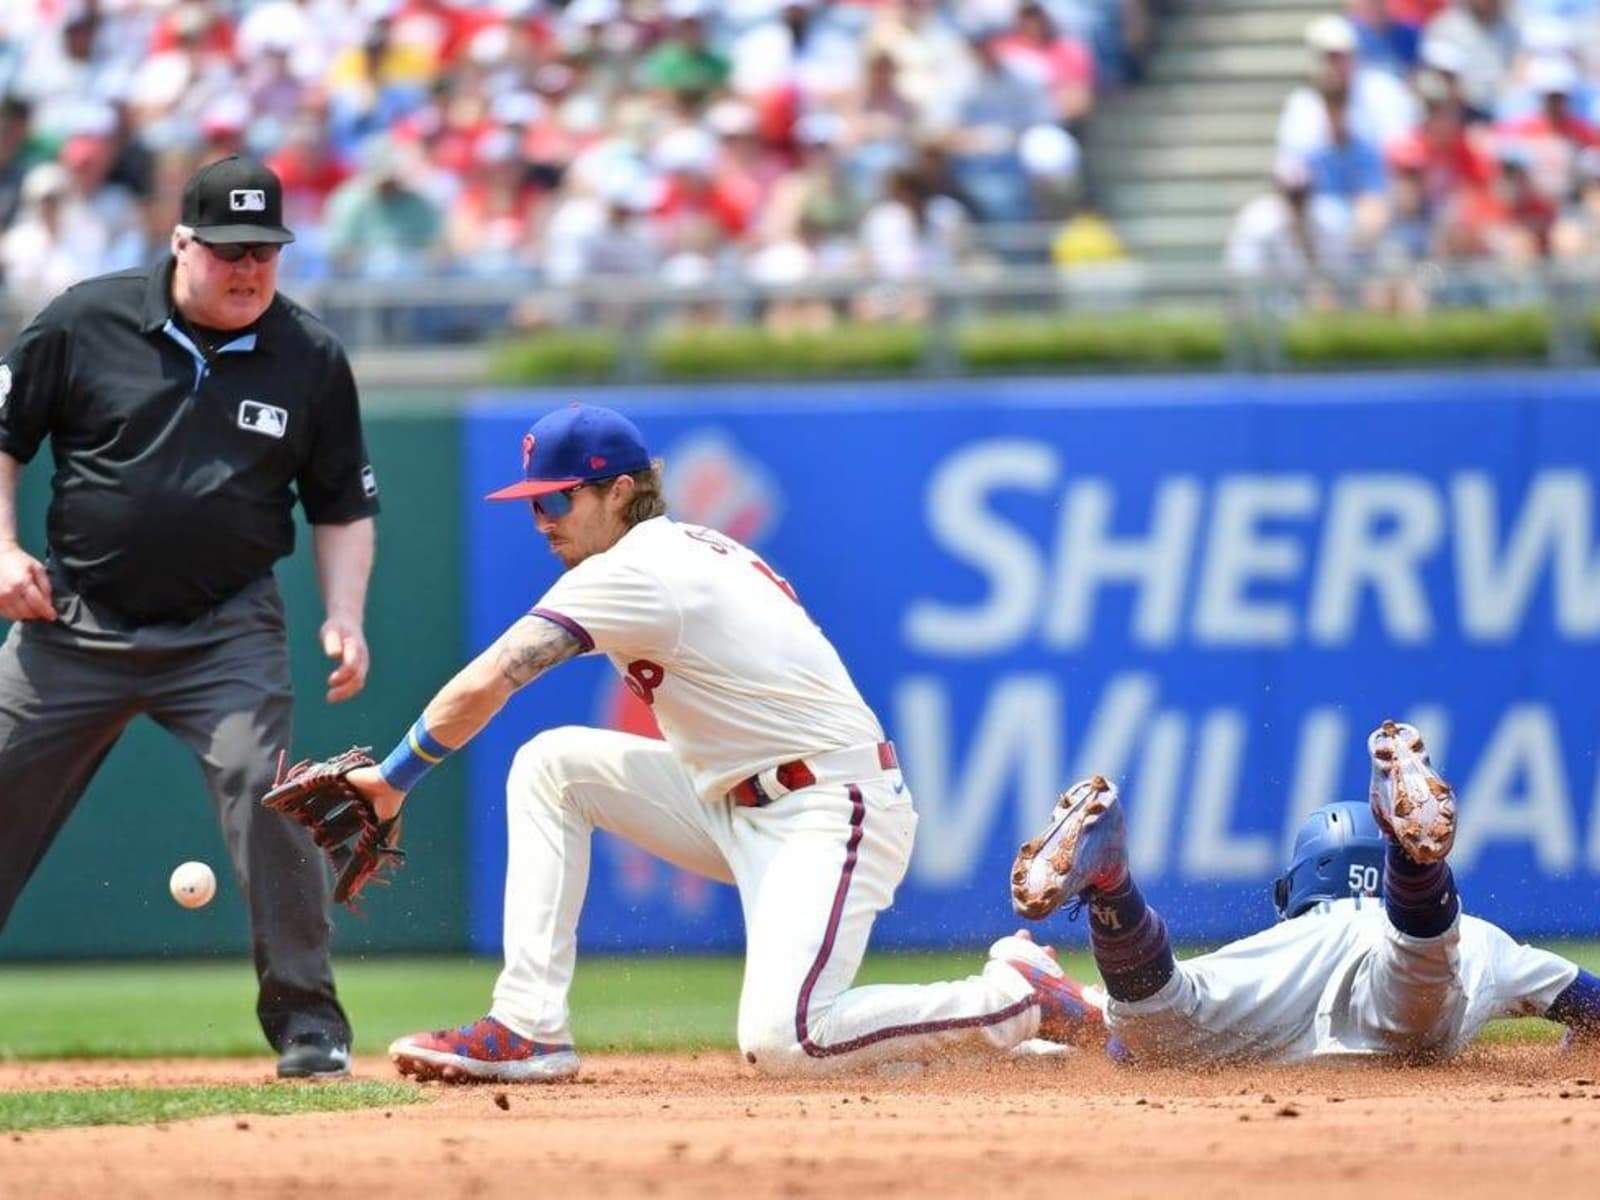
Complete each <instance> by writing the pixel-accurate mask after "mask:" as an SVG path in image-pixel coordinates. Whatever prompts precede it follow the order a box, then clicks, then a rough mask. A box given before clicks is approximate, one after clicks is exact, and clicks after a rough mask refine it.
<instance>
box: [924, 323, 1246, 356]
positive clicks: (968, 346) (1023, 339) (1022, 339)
mask: <svg viewBox="0 0 1600 1200" xmlns="http://www.w3.org/2000/svg"><path fill="white" fill-rule="evenodd" d="M1227 336H1228V331H1227V327H1226V325H1225V324H1224V322H1223V319H1222V317H1221V316H1220V315H1218V314H1215V313H1197V314H1194V315H1192V316H1181V315H1177V314H1162V315H1160V316H1134V317H1103V316H1096V317H1078V318H1032V317H1021V318H1017V317H1013V318H1008V319H1007V318H995V319H989V320H984V321H973V322H971V323H969V324H966V325H963V326H961V327H960V329H959V331H958V332H957V334H956V352H957V356H958V358H959V360H960V361H961V362H962V363H963V364H964V365H966V366H968V367H971V368H973V369H975V370H995V369H1004V368H1008V367H1034V366H1064V367H1100V366H1118V365H1123V364H1135V363H1139V364H1148V365H1151V366H1166V365H1179V366H1189V365H1195V366H1201V365H1204V366H1215V365H1216V364H1218V363H1220V362H1221V361H1222V359H1223V355H1224V353H1225V351H1226V349H1227Z"/></svg>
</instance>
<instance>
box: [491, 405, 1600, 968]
mask: <svg viewBox="0 0 1600 1200" xmlns="http://www.w3.org/2000/svg"><path fill="white" fill-rule="evenodd" d="M1597 392H1600V376H1597V375H1593V374H1577V375H1557V374H1499V375H1497V374H1471V375H1464V374H1463V375H1446V374H1416V375H1381V376H1368V375H1363V376H1340V377H1318V378H1229V377H1210V378H1196V379H1177V378H1161V379H1154V378H1141V379H1094V380H1084V379H1064V380H1049V381H976V380H969V381H959V382H951V383H943V384H937V385H934V384H929V383H925V382H904V383H894V384H883V385H875V386H864V385H851V386H828V387H799V386H792V387H791V386H784V387H756V386H750V387H743V388H726V389H716V388H694V389H687V388H685V389H677V390H673V389H665V390H653V391H651V392H649V393H644V392H638V391H632V390H622V389H616V390H609V391H595V392H590V393H586V394H585V395H584V397H583V398H584V399H585V400H586V401H590V402H594V403H602V404H608V405H612V406H614V407H617V408H620V409H623V410H624V411H626V412H628V413H629V414H630V415H631V416H633V417H634V418H635V420H637V421H638V423H639V424H640V426H641V427H642V429H643V430H644V432H645V435H646V437H647V439H648V440H649V441H650V443H651V446H652V449H653V451H654V452H655V453H658V454H660V455H662V456H663V457H665V459H666V460H667V479H668V484H669V496H670V499H671V502H672V507H673V511H674V513H675V514H676V515H678V516H680V517H682V518H683V519H686V520H692V521H697V522H701V523H704V524H708V525H713V526H716V527H718V528H721V529H723V530H724V531H726V532H728V533H730V534H732V535H733V536H735V537H737V538H739V539H741V540H743V541H745V542H746V543H748V544H750V545H751V546H753V547H754V548H756V549H757V550H758V551H759V552H760V553H761V555H762V556H763V557H764V558H765V559H766V560H767V561H768V562H770V563H771V564H772V565H773V567H774V569H776V570H777V571H779V572H780V573H781V574H782V575H783V576H785V577H786V578H788V579H789V580H790V581H791V582H793V583H794V585H795V586H796V587H797V588H798V590H799V594H800V597H801V599H802V601H803V602H804V603H805V605H806V607H807V609H808V610H809V611H810V613H811V614H812V616H813V617H814V618H815V619H816V620H817V622H818V623H819V624H820V625H821V626H822V628H823V629H824V630H825V631H826V632H827V633H828V635H829V636H830V637H831V638H832V640H833V641H834V643H835V645H837V646H838V648H839V650H840V653H841V654H842V656H843V658H844V661H845V662H846V664H848V666H849V667H850V669H851V672H852V674H853V675H854V677H855V679H856V682H857V684H858V685H859V686H860V688H861V690H862V692H863V694H864V695H865V696H866V697H867V700H868V701H869V703H871V704H872V705H873V706H874V708H875V709H876V710H877V712H878V714H879V716H880V717H881V718H882V720H883V722H884V725H885V726H886V728H887V729H888V730H889V731H890V735H891V736H892V737H893V738H894V739H895V741H896V743H897V745H898V747H899V751H900V760H901V763H902V764H903V766H904V769H905V774H906V778H907V781H908V782H909V784H910V786H911V789H912V791H913V792H914V793H915V795H916V798H917V808H918V810H919V812H920V813H921V825H920V828H919V831H918V839H917V847H916V853H915V856H914V859H913V862H912V866H911V870H910V873H909V875H908V876H907V878H906V881H905V883H904V885H903V886H902V888H901V890H900V893H899V895H898V897H897V900H896V904H895V907H894V909H893V910H892V911H891V912H889V913H887V914H885V916H884V918H883V919H882V921H881V922H880V925H879V929H878V931H877V934H876V936H875V944H876V945H879V946H892V945H899V946H942V945H949V944H973V945H975V944H981V943H984V942H986V941H987V940H988V939H990V938H992V937H994V936H997V935H998V934H1000V933H1004V932H1007V931H1009V930H1010V929H1011V928H1013V927H1014V925H1015V919H1014V918H1013V917H1012V916H1011V914H1010V909H1009V904H1008V899H1007V874H1008V869H1009V866H1010V862H1011V858H1012V855H1013V853H1014V852H1015V849H1016V847H1017V845H1018V843H1020V842H1021V841H1022V840H1023V839H1024V838H1025V837H1027V836H1029V835H1031V834H1033V833H1034V832H1036V831H1037V829H1038V828H1039V826H1040V824H1041V822H1042V820H1043V819H1044V817H1045V815H1046V814H1047V813H1048V811H1049V808H1050V806H1051V804H1052V802H1053V800H1054V797H1055V795H1056V793H1057V792H1058V791H1059V790H1060V789H1061V788H1063V787H1064V786H1065V785H1066V784H1068V783H1070V782H1071V781H1072V780H1074V779H1076V778H1079V777H1081V776H1084V775H1087V774H1091V773H1100V774H1104V775H1107V776H1109V777H1111V778H1113V779H1115V780H1116V781H1117V782H1118V783H1119V785H1120V786H1121V788H1122V791H1123V795H1124V797H1125V800H1126V804H1127V810H1128V816H1129V820H1130V823H1131V829H1132V855H1133V866H1134V870H1135V872H1136V874H1137V875H1138V877H1139V879H1140V881H1141V882H1142V883H1143V884H1144V885H1145V890H1146V893H1147V894H1148V895H1149V896H1150V898H1151V900H1152V901H1153V902H1154V903H1155V904H1156V905H1157V906H1159V907H1160V908H1161V909H1162V911H1163V912H1164V914H1165V915H1166V917H1167V919H1168V923H1169V925H1170V926H1171V927H1172V929H1173V930H1174V932H1175V934H1176V936H1177V937H1178V938H1179V940H1180V941H1188V942H1192V941H1216V940H1220V939H1223V938H1227V937H1232V936H1236V935H1241V934H1244V933H1247V932H1250V931H1252V930H1254V929H1257V928H1259V927H1261V926H1262V925H1264V924H1267V923H1268V922H1270V921H1271V919H1272V909H1271V905H1270V902H1269V898H1268V897H1269V890H1270V883H1271V880H1272V878H1273V877H1274V876H1275V875H1276V874H1277V873H1278V872H1279V871H1280V870H1281V869H1282V867H1283V865H1284V863H1285V854H1286V848H1287V846H1288V843H1289V840H1290V839H1291V837H1292V835H1293V832H1294V829H1295V827H1296V825H1297V824H1298V822H1299V819H1300V817H1301V815H1302V814H1304V813H1305V812H1306V811H1308V810H1309V809H1311V808H1313V807H1315V806H1316V805H1318V804H1321V803H1324V802H1325V801H1328V800H1332V799H1336V798H1342V799H1361V798H1363V797H1365V795H1366V790H1367V779H1368V765H1367V760H1366V756H1365V748H1364V747H1365V738H1366V735H1367V733H1368V731H1369V730H1370V729H1371V728H1372V727H1373V726H1374V725H1376V724H1377V722H1378V721H1380V720H1381V719H1383V718H1384V717H1389V716H1393V717H1396V718H1400V719H1405V720H1410V721H1412V722H1414V723H1415V724H1417V725H1418V726H1419V727H1420V728H1421V729H1422V731H1423V732H1424V734H1425V735H1426V737H1427V739H1428V742H1429V745H1430V748H1431V749H1432V752H1433V757H1434V761H1435V762H1436V763H1437V764H1438V765H1440V766H1441V768H1442V769H1443V771H1444V772H1445V774H1446V777H1447V778H1449V779H1450V780H1451V781H1452V782H1453V783H1454V784H1455V786H1456V788H1457V791H1458V794H1459V803H1460V811H1461V821H1460V833H1459V836H1458V839H1457V843H1456V849H1455V852H1454V855H1453V857H1452V862H1453V864H1454V866H1455V869H1456V872H1457V874H1458V877H1459V878H1460V881H1461V887H1462V893H1463V896H1464V897H1465V899H1466V901H1467V904H1468V907H1469V909H1470V910H1472V911H1474V912H1477V913H1478V914H1480V915H1482V916H1485V917H1488V918H1490V919H1492V920H1495V921H1498V922H1499V923H1501V924H1503V925H1505V926H1506V927H1507V928H1509V929H1511V930H1513V931H1514V932H1517V933H1519V934H1523V935H1527V936H1545V935H1557V934H1594V933H1597V932H1600V763H1597V760H1596V754H1595V751H1596V747H1597V745H1600V703H1597V701H1596V695H1595V694H1596V692H1597V690H1600V686H1597V684H1596V680H1597V679H1600V545H1597V528H1596V514H1595V494H1594V493H1595V458H1596V447H1597V446H1600V404H1597V403H1596V402H1595V395H1596V394H1597ZM568 398H569V396H568V395H567V394H561V395H556V394H538V393H523V394H518V395H516V396H514V397H510V398H507V397H504V396H494V397H487V396H486V397H483V398H482V399H481V400H480V402H479V403H477V404H476V405H475V406H474V407H473V409H472V411H471V415H470V419H469V429H468V431H467V436H466V438H465V447H466V455H467V462H466V470H465V473H464V474H465V478H466V481H467V486H468V488H469V491H470V497H471V502H470V503H469V504H468V507H467V511H468V513H469V518H468V538H469V551H468V553H469V561H470V570H471V580H470V582H471V587H470V597H469V608H470V616H469V620H470V628H469V637H470V641H471V643H472V644H473V645H475V646H482V645H485V644H487V643H488V642H489V641H490V640H492V638H493V637H494V636H495V635H497V634H498V633H499V632H500V631H501V630H502V629H503V628H504V627H505V626H506V625H507V624H509V623H510V622H511V621H512V620H514V619H515V618H516V617H517V616H518V615H519V614H521V613H522V612H524V611H526V609H528V608H529V607H531V606H532V604H533V603H534V602H535V601H536V600H537V599H538V597H539V596H540V595H541V594H542V592H543V591H544V589H545V588H546V587H547V586H548V585H549V584H550V583H551V581H552V580H553V579H554V578H555V575H556V563H555V561H554V560H553V559H552V558H551V557H550V555H549V552H548V551H547V550H546V548H545V546H544V543H543V541H542V539H540V538H539V537H538V536H537V534H536V533H535V531H534V530H533V528H532V526H531V521H530V517H529V514H528V512H527V510H526V508H525V507H523V506H521V505H514V504H512V505H500V504H496V505H490V504H481V503H478V502H477V498H478V497H481V496H482V495H483V494H484V493H486V492H488V491H490V490H492V489H493V488H494V487H496V486H498V485H500V484H502V483H505V482H507V481H509V480H511V479H514V478H516V477H517V476H518V469H519V466H520V453H521V451H520V446H521V437H522V434H523V432H524V430H525V429H526V428H527V426H528V425H529V424H530V423H531V422H532V420H533V419H534V418H535V417H536V416H537V415H539V414H540V413H541V412H543V411H546V410H547V409H548V408H549V407H551V406H553V405H555V404H558V403H563V402H565V401H566V400H567V399H568ZM627 695H628V693H627V692H625V691H624V690H622V689H621V688H620V687H619V686H618V684H617V681H616V679H615V675H614V672H613V671H612V669H611V668H610V666H609V664H607V663H606V662H605V661H604V660H603V659H598V658H597V659H593V660H584V661H583V662H580V663H577V664H569V665H567V666H564V667H562V668H560V669H559V670H557V671H556V672H553V673H552V674H551V675H549V676H547V677H545V678H543V679H541V680H539V681H538V682H537V683H536V684H534V685H533V686H532V687H530V688H527V689H525V690H524V692H523V693H522V694H520V695H519V696H518V697H516V698H515V699H514V701H513V702H512V704H511V705H510V706H509V708H508V710H507V711H506V712H505V713H504V714H502V715H501V716H500V717H499V718H498V719H497V721H496V722H495V723H494V724H493V725H492V726H491V727H490V728H489V729H488V730H487V731H486V732H485V733H484V734H483V735H481V736H480V737H479V738H478V740H477V741H476V742H474V743H473V745H472V748H471V750H470V764H469V770H470V772H471V778H472V795H473V797H474V801H473V803H474V808H473V811H472V815H471V820H472V831H471V847H472V854H473V863H472V872H473V878H474V880H475V884H474V886H475V889H476V890H475V893H474V896H473V912H472V937H473V941H474V945H475V947H477V948H478V949H482V950H492V949H495V948H496V947H497V946H498V944H499V931H500V917H501V910H500V906H501V892H502V876H503V865H504V856H505V832H504V802H503V787H504V778H505V773H506V770H507V768H508V766H509V764H510V761H511V757H512V755H513V754H514V753H515V751H516V748H517V746H518V745H519V744H520V743H521V742H522V741H524V740H525V739H526V738H528V737H531V736H532V735H533V734H534V733H536V732H537V731H539V730H541V729H544V728H547V727H549V726H552V725H560V724H572V723H591V724H605V725H611V726H614V727H619V728H639V724H638V722H639V716H640V714H639V712H638V711H636V710H634V709H631V708H630V707H629V705H628V703H627V702H626V701H625V700H624V697H626V696H627ZM1074 932H1076V934H1077V936H1081V929H1079V928H1078V927H1076V926H1068V925H1067V923H1066V921H1065V920H1064V919H1057V920H1055V921H1053V922H1052V923H1051V924H1050V926H1049V927H1048V929H1047V933H1048V936H1050V937H1052V938H1062V937H1068V938H1070V937H1071V936H1073V935H1074ZM580 936H581V941H582V944H583V946H584V947H585V948H586V949H589V950H597V949H598V950H608V949H622V948H668V947H671V948H677V949H708V948H733V947H737V946H738V945H739V943H740V939H741V926H740V918H739V910H738V904H737V901H736V898H735V897H734V895H733V893H732V891H731V890H730V889H728V888H725V887H722V886H720V885H715V884H710V883H706V882H704V881H702V880H698V879H694V878H690V877H686V876H684V875H682V874H681V873H679V872H677V871H675V870H673V869H671V868H669V867H667V866H665V865H664V864H662V863H660V862H658V861H656V860H653V859H651V858H649V857H647V856H645V855H643V854H642V853H640V852H637V851H634V850H632V849H631V848H629V847H627V846H625V845H623V844H621V843H618V842H615V841H612V840H609V839H606V838H603V837H602V838H597V841H596V852H595V856H594V864H593V870H592V874H591V879H590V885H589V898H588V903H587V907H586V909H585V915H584V919H583V926H582V929H581V931H580Z"/></svg>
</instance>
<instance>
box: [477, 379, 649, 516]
mask: <svg viewBox="0 0 1600 1200" xmlns="http://www.w3.org/2000/svg"><path fill="white" fill-rule="evenodd" d="M649 466H650V452H649V451H648V450H646V449H645V446H644V435H642V434H641V433H640V432H639V427H638V426H637V425H635V424H634V423H633V422H632V421H630V420H628V418H627V417H625V416H623V415H622V414H621V413H619V412H616V411H614V410H612V409H609V408H601V407H600V406H599V405H598V404H579V403H578V402H577V401H576V400H574V401H573V402H572V403H571V404H569V405H567V407H566V408H558V409H556V411H555V412H553V413H550V414H548V415H546V416H543V417H540V418H539V419H538V420H537V421H535V422H534V423H533V427H532V428H531V429H529V430H528V432H527V433H525V434H523V435H522V474H523V476H524V478H523V480H522V482H520V483H513V484H510V485H508V486H507V487H503V488H501V489H500V490H499V491H497V492H490V493H489V494H488V496H486V497H485V499H487V500H524V499H532V498H534V497H537V496H548V495H549V494H550V493H551V492H560V491H565V490H566V489H567V488H569V487H573V486H575V485H577V484H580V483H594V482H595V481H596V480H600V479H610V478H612V477H613V476H616V475H626V474H628V473H629V472H631V471H643V470H647V469H648V468H649Z"/></svg>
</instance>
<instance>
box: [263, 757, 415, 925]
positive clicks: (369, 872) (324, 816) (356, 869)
mask: <svg viewBox="0 0 1600 1200" xmlns="http://www.w3.org/2000/svg"><path fill="white" fill-rule="evenodd" d="M375 765H376V763H375V761H374V760H373V757H372V755H370V754H368V753H367V747H365V746H352V747H351V748H350V749H349V750H346V751H345V752H344V753H343V754H340V755H337V756H335V757H333V758H329V759H322V760H314V759H307V760H306V761H304V762H298V763H295V765H294V766H292V767H290V768H289V769H288V771H285V770H284V769H283V760H282V759H281V758H280V759H279V761H278V779H277V782H276V783H274V784H273V785H272V790H271V791H269V792H268V793H267V794H266V795H265V796H263V797H262V798H261V803H262V804H263V805H265V806H266V807H267V808H270V809H274V810H276V811H277V812H281V813H283V814H284V815H285V816H287V817H289V818H291V819H292V820H294V821H297V822H299V823H300V824H301V825H304V826H305V827H306V828H307V829H309V830H310V831H311V836H312V838H313V839H314V840H315V841H316V843H317V845H318V846H320V847H322V849H323V851H324V852H326V854H327V856H328V862H329V864H330V865H331V866H332V867H333V898H334V899H335V900H337V901H338V902H339V903H340V904H346V905H349V906H350V908H352V909H355V907H356V906H355V900H356V897H357V896H359V895H360V894H361V889H362V888H364V887H366V886H367V884H369V883H372V882H374V881H375V880H376V881H377V882H380V883H383V882H387V881H386V880H383V879H381V878H380V876H381V875H382V874H383V872H384V871H385V870H396V869H398V868H399V866H400V863H401V862H402V861H404V859H405V851H403V850H401V849H400V847H399V841H400V818H399V817H398V816H395V817H393V818H391V819H390V820H387V821H380V820H379V819H378V813H377V810H375V809H374V808H373V807H372V802H371V801H370V800H368V799H367V798H366V797H365V796H363V795H362V794H361V793H360V792H358V791H356V789H355V788H353V787H351V786H350V784H349V782H348V781H347V780H346V779H345V776H347V775H348V774H350V772H351V771H354V770H355V769H356V768H357V767H371V766H375ZM357 911H359V910H357Z"/></svg>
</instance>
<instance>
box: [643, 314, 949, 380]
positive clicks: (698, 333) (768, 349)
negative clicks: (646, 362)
mask: <svg viewBox="0 0 1600 1200" xmlns="http://www.w3.org/2000/svg"><path fill="white" fill-rule="evenodd" d="M926 336H927V335H926V334H925V333H924V331H923V330H921V329H917V328H915V327H913V326H909V325H845V326H841V327H840V328H838V329H833V330H829V331H828V332H826V333H797V334H788V335H780V334H775V333H770V332H768V331H767V330H765V329H759V328H734V329H695V330H680V331H676V332H673V333H668V334H664V335H662V336H661V337H659V338H657V339H656V341H655V342H654V344H653V345H652V346H651V353H652V357H653V359H654V363H655V367H656V370H657V371H659V372H660V373H661V374H662V375H665V376H667V377H668V378H675V379H704V378H708V377H713V376H722V375H782V376H785V377H793V376H796V375H857V374H862V373H869V372H875V371H885V372H895V373H904V372H906V371H909V370H911V369H912V368H914V367H915V366H916V365H917V363H918V361H919V360H920V359H921V358H922V353H923V342H924V340H925V338H926Z"/></svg>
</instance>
